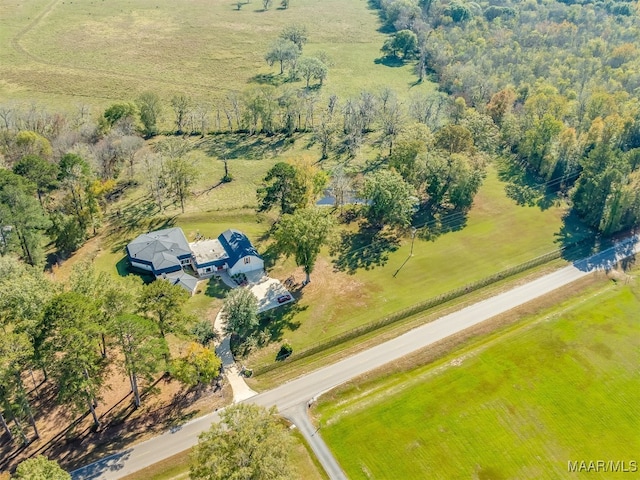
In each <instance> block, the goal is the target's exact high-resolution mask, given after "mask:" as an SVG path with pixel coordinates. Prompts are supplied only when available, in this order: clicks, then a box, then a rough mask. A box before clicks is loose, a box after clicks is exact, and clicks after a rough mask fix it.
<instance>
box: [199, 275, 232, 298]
mask: <svg viewBox="0 0 640 480" xmlns="http://www.w3.org/2000/svg"><path fill="white" fill-rule="evenodd" d="M230 290H231V289H230V288H229V287H227V286H226V285H225V284H224V282H223V281H222V280H220V279H219V278H217V277H211V278H210V279H209V281H208V282H207V288H206V289H205V291H204V294H205V295H206V296H207V297H211V298H218V299H223V298H225V297H226V296H227V292H229V291H230Z"/></svg>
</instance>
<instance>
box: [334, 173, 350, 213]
mask: <svg viewBox="0 0 640 480" xmlns="http://www.w3.org/2000/svg"><path fill="white" fill-rule="evenodd" d="M352 189H353V184H352V182H351V179H350V178H349V176H348V175H347V174H346V173H345V171H344V168H342V166H338V167H336V168H335V170H334V171H333V173H332V175H331V182H330V183H329V193H330V194H331V196H332V197H333V198H334V199H335V206H336V207H338V208H340V210H342V207H343V206H344V204H345V202H346V200H347V196H348V195H350V194H351V191H352Z"/></svg>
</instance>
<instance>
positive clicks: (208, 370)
mask: <svg viewBox="0 0 640 480" xmlns="http://www.w3.org/2000/svg"><path fill="white" fill-rule="evenodd" d="M221 366H222V360H220V358H219V357H218V356H217V355H216V354H215V352H214V351H212V350H211V349H209V348H207V347H205V346H203V345H200V344H198V343H195V342H191V343H190V344H189V346H188V347H187V351H186V353H185V355H184V356H183V357H180V358H177V359H175V360H174V361H173V362H172V365H171V375H172V376H173V377H174V378H176V379H177V380H178V381H180V382H181V383H183V384H185V385H187V386H188V387H195V386H196V385H200V384H202V385H206V384H209V383H211V382H212V381H213V380H215V379H216V378H218V376H219V375H220V367H221Z"/></svg>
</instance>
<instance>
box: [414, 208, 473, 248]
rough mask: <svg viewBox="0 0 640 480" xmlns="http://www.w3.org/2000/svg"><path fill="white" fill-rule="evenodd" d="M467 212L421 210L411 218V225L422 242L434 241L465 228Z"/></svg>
mask: <svg viewBox="0 0 640 480" xmlns="http://www.w3.org/2000/svg"><path fill="white" fill-rule="evenodd" d="M468 214H469V211H468V210H466V209H464V210H443V211H438V212H435V213H434V212H433V211H431V210H430V209H427V208H421V209H420V210H418V212H417V213H416V214H415V216H414V217H413V225H415V226H416V228H417V229H418V231H417V235H418V237H420V238H422V239H423V240H430V241H434V240H436V239H437V238H438V237H440V236H441V235H444V234H446V233H449V232H457V231H459V230H462V229H463V228H464V227H466V226H467V220H468Z"/></svg>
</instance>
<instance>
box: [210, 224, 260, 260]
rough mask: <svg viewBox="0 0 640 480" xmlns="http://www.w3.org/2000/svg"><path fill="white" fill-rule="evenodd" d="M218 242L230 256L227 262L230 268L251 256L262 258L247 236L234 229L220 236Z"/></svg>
mask: <svg viewBox="0 0 640 480" xmlns="http://www.w3.org/2000/svg"><path fill="white" fill-rule="evenodd" d="M218 240H219V241H220V243H221V244H222V246H223V247H224V249H225V251H226V252H227V255H228V256H229V260H228V262H227V263H228V265H229V267H233V265H235V264H236V263H237V262H238V260H240V259H241V258H244V257H248V256H250V255H254V256H256V257H258V258H262V257H260V254H259V253H258V251H257V250H256V249H255V247H254V246H253V245H252V244H251V242H250V241H249V239H248V238H247V236H246V235H245V234H244V233H242V232H239V231H238V230H234V229H233V228H230V229H229V230H225V231H224V232H222V233H221V234H220V236H219V237H218Z"/></svg>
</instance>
